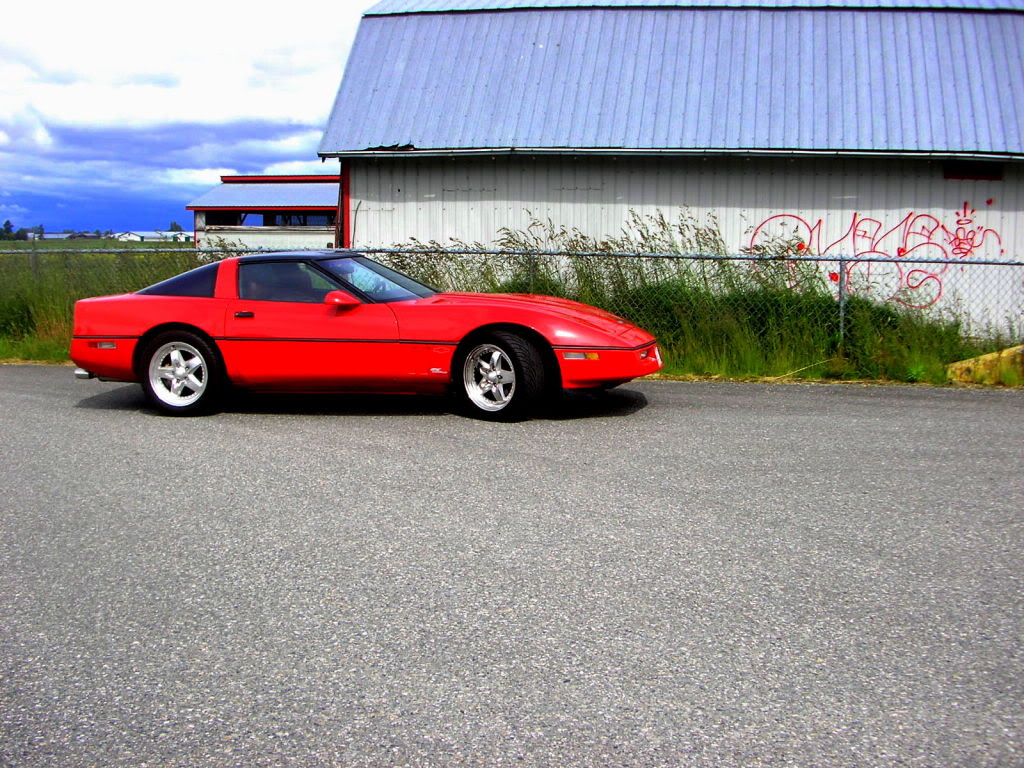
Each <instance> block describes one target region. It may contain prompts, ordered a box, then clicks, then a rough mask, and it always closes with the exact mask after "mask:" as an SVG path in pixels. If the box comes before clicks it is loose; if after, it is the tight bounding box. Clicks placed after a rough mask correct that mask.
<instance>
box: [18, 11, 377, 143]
mask: <svg viewBox="0 0 1024 768" xmlns="http://www.w3.org/2000/svg"><path fill="white" fill-rule="evenodd" d="M372 4H373V3H372V0H364V1H361V2H354V1H353V0H333V1H328V0H293V1H292V2H290V3H289V4H288V7H287V11H286V12H282V13H273V14H269V15H268V14H266V13H262V12H256V11H254V10H253V8H252V7H246V6H242V5H240V4H237V3H220V2H218V3H210V2H207V1H205V0H204V1H203V2H198V0H180V1H179V2H178V3H176V4H175V5H174V6H173V9H171V8H170V7H169V6H166V5H161V4H156V3H139V2H137V1H133V2H124V1H123V0H100V1H99V2H94V3H67V4H61V7H60V12H59V13H52V12H51V10H50V6H48V5H47V4H45V3H18V4H13V5H12V7H10V8H5V10H4V23H3V25H2V29H0V48H2V56H0V58H2V60H3V63H2V64H0V104H2V105H3V107H2V109H3V110H5V111H6V110H10V111H11V112H18V111H22V110H25V109H28V108H32V109H34V110H36V111H37V112H38V113H39V114H40V116H41V117H42V118H43V119H44V120H45V121H46V122H55V123H59V124H64V125H106V124H112V123H116V124H119V125H153V124H158V123H163V122H171V121H181V122H197V121H201V122H214V123H216V122H222V121H229V120H237V119H244V118H255V117H258V118H264V119H293V120H298V121H300V122H305V123H318V122H320V123H322V122H323V121H324V120H326V117H327V114H328V112H329V110H330V106H331V103H332V101H333V98H334V94H335V92H336V90H337V87H338V84H339V82H340V79H341V73H342V70H343V67H344V63H345V59H346V57H347V55H348V49H349V47H350V45H351V42H352V39H353V37H354V35H355V30H356V26H357V23H358V20H359V17H360V15H361V13H362V11H364V10H365V9H366V8H368V7H369V6H371V5H372Z"/></svg>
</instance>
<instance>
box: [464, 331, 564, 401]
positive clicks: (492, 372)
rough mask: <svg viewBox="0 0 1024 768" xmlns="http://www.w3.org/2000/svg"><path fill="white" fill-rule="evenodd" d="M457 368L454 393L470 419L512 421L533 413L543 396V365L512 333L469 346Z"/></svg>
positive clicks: (532, 349) (528, 345) (534, 351)
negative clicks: (471, 417) (457, 377)
mask: <svg viewBox="0 0 1024 768" xmlns="http://www.w3.org/2000/svg"><path fill="white" fill-rule="evenodd" d="M460 360H461V362H460V364H459V365H458V366H457V367H456V369H455V370H456V372H457V373H458V374H461V375H460V378H459V380H458V381H457V382H456V384H457V391H458V393H459V396H460V400H461V401H462V404H463V405H464V406H465V409H466V410H467V411H468V412H469V413H470V414H471V415H473V416H476V417H478V418H483V419H490V420H495V421H499V420H500V421H514V420H516V419H521V418H523V417H525V416H527V415H529V413H530V412H531V411H532V409H533V408H534V407H535V406H536V405H537V401H538V400H539V399H540V396H541V395H542V394H543V392H544V361H543V360H542V359H541V356H540V353H539V352H538V351H537V348H536V347H535V346H534V345H533V344H531V343H530V342H529V341H527V340H526V339H524V338H522V337H521V336H518V335H516V334H514V333H507V332H503V331H498V332H495V333H493V334H492V335H490V336H488V337H485V338H482V339H479V340H478V341H476V342H475V343H473V344H471V345H470V346H469V347H468V348H467V349H466V351H465V354H464V355H463V356H462V357H461V358H460Z"/></svg>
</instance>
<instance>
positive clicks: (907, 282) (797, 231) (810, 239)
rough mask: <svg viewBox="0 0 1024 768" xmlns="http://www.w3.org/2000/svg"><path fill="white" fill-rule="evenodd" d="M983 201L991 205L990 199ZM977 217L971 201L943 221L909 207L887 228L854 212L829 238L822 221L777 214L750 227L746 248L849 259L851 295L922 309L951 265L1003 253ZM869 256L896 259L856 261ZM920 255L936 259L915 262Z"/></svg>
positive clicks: (938, 293) (938, 292)
mask: <svg viewBox="0 0 1024 768" xmlns="http://www.w3.org/2000/svg"><path fill="white" fill-rule="evenodd" d="M985 202H986V204H988V205H991V204H992V202H993V201H992V200H986V201H985ZM976 217H977V211H976V210H975V209H974V208H972V207H971V205H970V203H969V202H964V205H963V208H961V209H960V210H958V211H957V213H956V214H955V216H954V217H953V219H952V221H948V222H947V223H943V222H942V221H940V220H939V219H938V218H936V217H935V216H932V215H930V214H927V213H916V212H914V211H910V212H909V213H907V215H906V216H904V217H903V218H902V219H901V220H900V221H899V222H898V223H897V224H896V225H895V226H893V227H887V226H885V225H883V223H882V222H881V221H879V220H878V219H873V218H870V217H868V216H862V215H861V214H860V213H856V212H855V213H853V214H852V217H851V219H850V224H849V226H848V227H847V228H846V230H845V231H844V232H843V234H842V235H840V236H839V237H832V236H830V235H828V234H827V233H826V227H825V223H824V221H823V220H822V219H818V220H817V221H816V222H815V223H814V224H813V225H812V224H810V223H809V222H808V221H807V220H806V219H804V218H802V217H801V216H798V215H796V214H791V213H781V214H777V215H775V216H769V217H768V218H767V219H765V220H764V221H762V222H761V223H760V224H759V225H758V226H757V227H755V228H754V231H753V234H752V235H751V237H750V249H749V250H750V251H751V252H755V253H756V252H759V251H761V252H763V251H765V250H769V251H770V252H777V248H779V247H780V246H781V247H782V249H783V251H784V252H789V253H791V254H792V255H800V256H804V255H814V256H835V257H839V256H842V257H844V258H846V259H851V261H850V262H847V263H846V264H845V272H846V275H845V277H846V280H845V282H846V287H847V290H848V291H849V292H850V293H861V294H865V295H870V296H872V297H873V298H877V299H879V300H882V301H895V302H898V303H900V304H903V305H905V306H908V307H917V308H922V309H923V308H924V307H930V306H932V305H933V304H935V303H936V302H938V301H939V299H941V298H942V290H943V283H942V276H943V275H944V274H945V273H946V271H947V270H948V269H949V267H950V264H953V263H955V262H957V261H963V260H967V259H998V258H999V257H1001V256H1003V255H1004V254H1005V253H1006V252H1005V251H1004V250H1003V247H1002V238H1001V237H1000V235H999V233H998V232H997V231H996V230H994V229H992V228H990V227H986V226H983V225H981V224H979V223H977V221H976ZM834 234H835V233H833V235H834ZM867 257H889V258H893V259H899V260H900V261H892V262H872V261H858V260H862V259H865V258H867ZM921 259H927V260H929V261H936V262H940V263H932V264H921V263H917V264H914V262H915V261H917V262H919V261H920V260H921ZM901 261H903V262H906V263H901ZM794 270H795V267H794ZM828 277H829V280H830V281H831V282H833V283H838V282H840V273H839V272H836V271H832V272H829V274H828ZM794 284H795V283H794Z"/></svg>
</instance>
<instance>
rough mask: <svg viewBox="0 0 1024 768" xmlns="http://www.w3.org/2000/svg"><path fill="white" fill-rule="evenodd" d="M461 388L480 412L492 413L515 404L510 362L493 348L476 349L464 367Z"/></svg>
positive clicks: (492, 346) (514, 376) (485, 346)
mask: <svg viewBox="0 0 1024 768" xmlns="http://www.w3.org/2000/svg"><path fill="white" fill-rule="evenodd" d="M462 385H463V387H465V390H466V396H467V397H468V398H469V399H470V401H471V402H472V403H473V405H475V406H476V407H477V408H480V409H481V410H483V411H489V412H491V413H494V412H496V411H500V410H501V409H503V408H504V407H505V406H507V405H508V404H509V403H511V402H512V397H513V396H514V395H515V392H516V372H515V369H514V368H513V367H512V360H511V358H509V356H508V354H506V352H505V350H503V349H502V348H501V347H498V346H495V345H494V344H481V345H480V346H478V347H475V348H473V350H471V351H470V353H469V354H468V355H467V356H466V362H465V363H464V364H463V366H462Z"/></svg>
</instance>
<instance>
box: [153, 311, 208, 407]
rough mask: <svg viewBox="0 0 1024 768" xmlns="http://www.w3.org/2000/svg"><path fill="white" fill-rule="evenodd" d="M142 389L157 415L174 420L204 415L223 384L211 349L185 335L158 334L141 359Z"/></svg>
mask: <svg viewBox="0 0 1024 768" xmlns="http://www.w3.org/2000/svg"><path fill="white" fill-rule="evenodd" d="M142 365H143V366H144V368H143V370H142V371H141V373H142V376H141V378H142V388H143V389H144V390H145V392H146V396H147V397H148V398H149V401H150V402H151V403H152V404H153V405H154V406H156V407H157V408H158V409H159V410H160V411H162V412H163V413H166V414H170V415H174V416H184V415H191V414H197V413H204V412H208V411H209V410H210V409H211V408H212V407H213V405H214V404H215V402H216V400H217V397H218V395H219V394H220V389H221V386H222V384H223V376H222V375H221V372H220V363H219V359H218V357H217V353H216V352H215V351H214V349H213V347H212V346H211V345H210V344H209V343H208V342H207V341H206V340H205V339H203V338H201V337H199V336H197V335H196V334H194V333H189V332H188V331H169V332H167V333H162V334H160V335H159V336H157V337H156V338H154V339H153V340H152V341H150V343H149V344H147V345H146V349H145V351H144V352H143V355H142Z"/></svg>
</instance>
